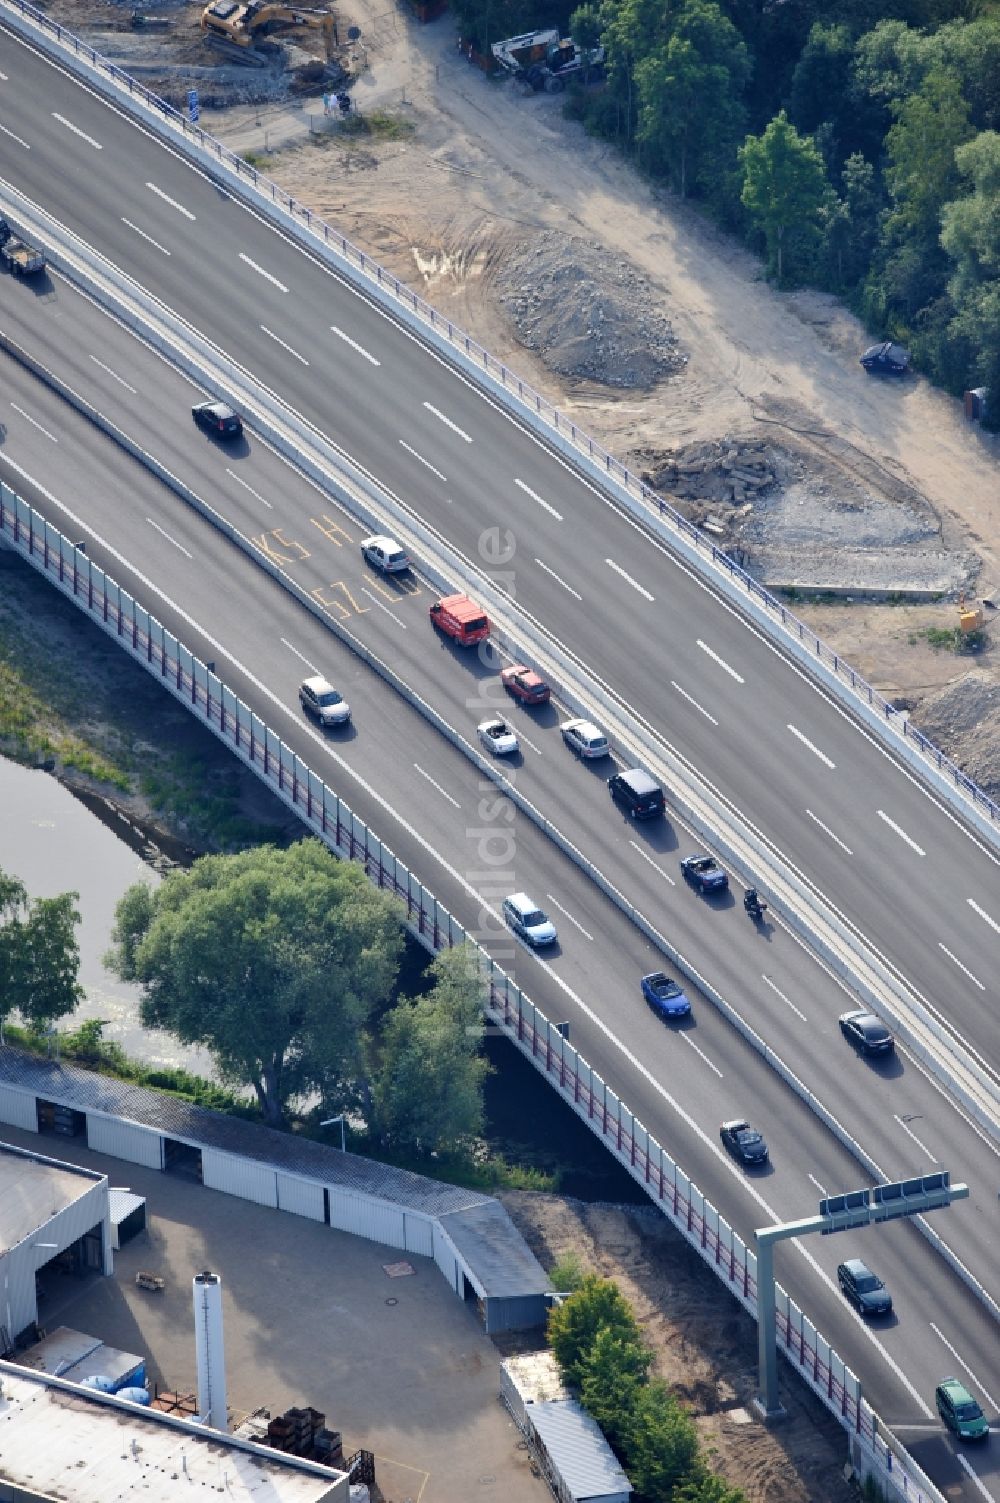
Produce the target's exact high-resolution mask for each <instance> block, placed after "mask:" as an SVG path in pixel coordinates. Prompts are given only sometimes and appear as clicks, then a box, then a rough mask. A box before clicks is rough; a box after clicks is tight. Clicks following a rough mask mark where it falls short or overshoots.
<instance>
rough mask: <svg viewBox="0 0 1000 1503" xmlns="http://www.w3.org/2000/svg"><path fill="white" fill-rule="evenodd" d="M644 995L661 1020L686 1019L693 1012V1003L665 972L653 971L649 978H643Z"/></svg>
mask: <svg viewBox="0 0 1000 1503" xmlns="http://www.w3.org/2000/svg"><path fill="white" fill-rule="evenodd" d="M642 995H643V996H644V997H645V999H646V1001H647V1002H648V1003H649V1005H650V1007H651V1008H652V1009H653V1011H654V1012H658V1013H659V1015H660V1017H661V1018H684V1017H687V1015H688V1013H689V1012H690V1011H691V1003H690V1002H689V1001H688V999H687V997H685V995H684V993H683V992H682V991H681V989H680V987H679V986H678V985H677V982H676V981H672V980H671V979H670V977H669V976H667V975H666V974H665V973H664V972H663V971H651V972H650V974H649V975H648V976H643V978H642Z"/></svg>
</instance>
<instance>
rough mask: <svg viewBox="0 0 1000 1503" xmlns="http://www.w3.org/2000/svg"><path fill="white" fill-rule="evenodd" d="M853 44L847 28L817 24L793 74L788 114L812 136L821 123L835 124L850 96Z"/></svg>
mask: <svg viewBox="0 0 1000 1503" xmlns="http://www.w3.org/2000/svg"><path fill="white" fill-rule="evenodd" d="M853 62H854V42H853V40H852V37H851V33H850V31H849V30H848V29H847V27H846V26H824V25H823V23H822V21H816V22H815V23H814V24H813V26H812V29H811V30H810V32H809V37H808V40H807V41H806V44H805V46H804V47H803V49H802V52H801V55H800V57H799V60H798V62H797V63H796V65H795V72H794V73H793V75H792V91H791V95H790V96H789V100H788V114H789V118H790V119H791V120H792V122H793V124H794V125H795V126H796V128H797V129H798V130H800V131H802V132H803V133H811V132H812V131H814V130H816V128H817V127H818V126H819V125H820V124H822V122H823V121H824V120H830V121H833V122H835V123H836V122H838V121H839V118H840V113H841V111H842V110H843V109H844V107H845V104H846V103H847V100H848V97H849V94H850V84H851V73H852V65H853Z"/></svg>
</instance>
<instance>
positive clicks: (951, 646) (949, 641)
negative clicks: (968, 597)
mask: <svg viewBox="0 0 1000 1503" xmlns="http://www.w3.org/2000/svg"><path fill="white" fill-rule="evenodd" d="M908 640H909V643H910V646H911V647H915V646H916V645H917V643H918V642H919V641H921V640H923V641H925V642H926V643H927V645H928V646H929V647H932V648H933V649H934V651H935V652H954V653H957V654H958V655H959V656H960V657H971V656H972V655H973V654H974V653H977V652H982V650H983V648H984V647H985V646H986V638H985V637H984V635H983V633H982V632H981V631H963V630H962V628H961V627H960V626H925V627H924V628H923V629H922V630H921V631H914V632H911V633H910V636H909V638H908Z"/></svg>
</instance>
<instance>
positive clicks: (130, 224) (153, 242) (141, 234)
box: [122, 214, 170, 256]
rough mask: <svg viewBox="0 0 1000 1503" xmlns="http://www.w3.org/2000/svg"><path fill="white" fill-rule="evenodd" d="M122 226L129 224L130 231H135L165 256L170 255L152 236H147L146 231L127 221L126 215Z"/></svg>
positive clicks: (123, 216) (129, 220)
mask: <svg viewBox="0 0 1000 1503" xmlns="http://www.w3.org/2000/svg"><path fill="white" fill-rule="evenodd" d="M122 224H127V225H128V227H129V229H130V230H134V231H135V233H136V234H137V235H138V236H139V237H140V238H141V239H142V240H148V242H149V244H150V245H152V246H155V248H156V249H157V250H158V251H162V252H163V254H164V255H165V256H169V255H170V252H169V251H168V250H167V247H166V246H165V245H161V244H160V242H159V241H158V240H154V239H153V237H152V235H147V234H146V231H145V230H140V228H139V226H138V225H137V224H133V223H132V221H131V219H126V218H125V215H124V214H123V215H122Z"/></svg>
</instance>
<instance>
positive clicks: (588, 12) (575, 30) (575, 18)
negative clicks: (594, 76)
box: [569, 3, 604, 83]
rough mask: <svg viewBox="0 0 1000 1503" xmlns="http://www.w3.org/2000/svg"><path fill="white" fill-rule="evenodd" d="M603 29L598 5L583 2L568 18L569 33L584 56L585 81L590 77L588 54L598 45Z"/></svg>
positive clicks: (602, 19) (602, 20)
mask: <svg viewBox="0 0 1000 1503" xmlns="http://www.w3.org/2000/svg"><path fill="white" fill-rule="evenodd" d="M603 30H604V18H603V16H602V15H601V10H600V7H599V6H597V5H591V4H589V3H588V4H585V5H580V6H578V7H577V8H576V10H575V11H574V12H573V14H572V15H571V16H570V18H569V34H570V36H571V37H572V38H573V40H574V42H575V43H576V45H577V46H578V47H579V49H580V51H581V52H582V53H583V56H584V64H583V78H584V82H585V83H586V82H587V81H588V80H589V78H590V54H591V53H592V52H593V51H594V48H595V47H598V46H600V42H601V34H602V32H603Z"/></svg>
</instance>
